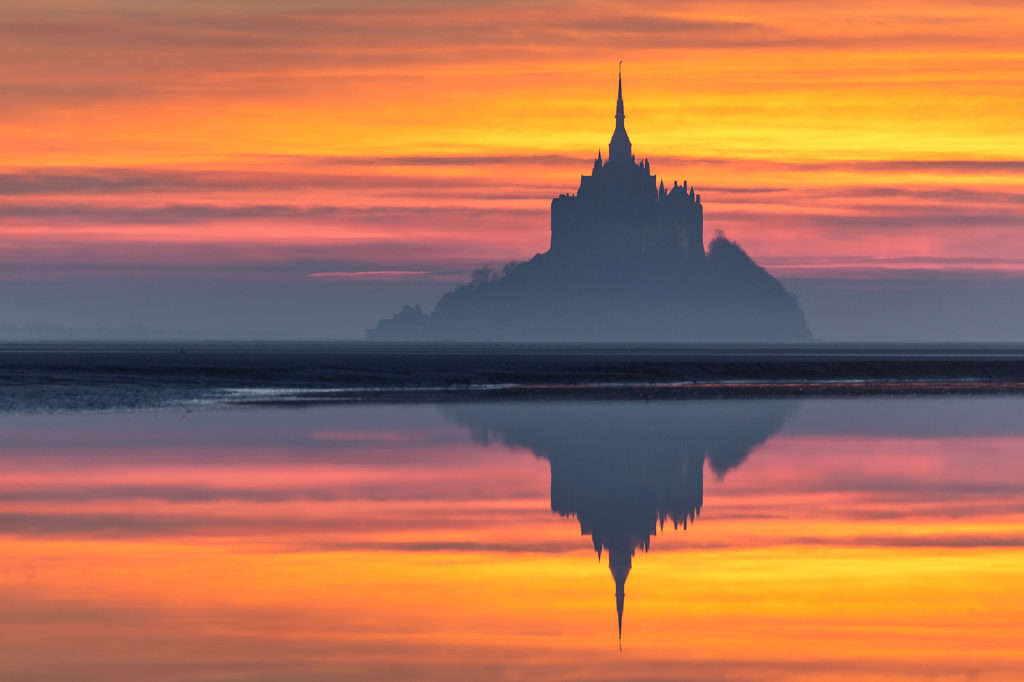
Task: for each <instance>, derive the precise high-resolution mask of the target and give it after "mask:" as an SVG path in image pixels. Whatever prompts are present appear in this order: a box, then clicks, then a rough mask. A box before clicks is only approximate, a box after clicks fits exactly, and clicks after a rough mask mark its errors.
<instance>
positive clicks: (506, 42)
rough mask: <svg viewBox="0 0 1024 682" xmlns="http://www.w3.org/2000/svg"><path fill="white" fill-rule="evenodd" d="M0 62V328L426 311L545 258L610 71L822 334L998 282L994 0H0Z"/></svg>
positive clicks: (1009, 176)
mask: <svg viewBox="0 0 1024 682" xmlns="http://www.w3.org/2000/svg"><path fill="white" fill-rule="evenodd" d="M0 60H2V62H3V64H4V68H3V70H2V72H0V152H2V153H0V232H2V235H0V335H2V333H3V332H4V330H6V333H8V334H12V333H13V334H17V333H25V332H26V330H27V329H30V328H32V327H33V326H39V325H43V326H44V327H46V328H49V327H52V328H53V329H57V328H61V329H65V328H67V329H72V328H74V329H77V328H88V327H90V326H93V327H102V326H112V327H127V326H131V325H144V326H146V327H147V328H151V329H154V330H158V331H161V332H163V333H165V334H170V335H175V334H180V335H202V334H211V335H221V336H224V335H231V334H232V333H233V334H236V335H240V336H245V335H255V336H278V337H286V336H303V335H306V336H310V337H330V336H339V337H346V336H347V337H358V336H360V335H361V330H362V329H364V328H365V327H367V326H372V324H373V322H374V321H375V320H376V319H377V318H379V317H381V316H385V315H390V314H391V313H393V312H394V311H395V310H397V309H398V308H399V307H401V304H402V303H405V302H408V303H413V302H418V303H422V304H424V305H427V306H428V307H429V306H430V305H432V303H433V301H434V300H436V297H437V295H439V294H440V293H441V292H442V291H444V290H445V289H447V288H450V287H452V286H454V285H455V284H456V283H458V282H459V281H464V280H465V279H466V278H467V273H468V272H469V271H470V270H471V269H472V268H474V267H477V266H479V265H481V264H483V263H492V264H501V263H504V262H506V261H509V260H519V259H525V258H529V257H530V256H532V255H533V254H535V253H537V252H541V251H544V250H546V249H547V246H548V238H549V222H548V211H549V202H550V199H551V198H552V197H553V196H555V195H557V194H559V193H561V192H567V191H574V190H575V189H576V187H577V185H578V183H579V175H580V174H581V173H584V172H589V169H590V166H591V164H592V160H593V157H594V156H595V155H596V153H597V151H598V150H599V149H603V150H605V151H606V149H607V144H608V139H609V137H610V134H611V131H612V128H613V123H614V122H613V114H614V97H615V78H616V68H617V65H618V62H619V60H623V62H624V64H623V80H624V94H625V103H626V115H627V119H626V126H627V129H628V130H629V133H630V136H631V138H632V141H633V145H634V147H633V148H634V152H635V153H636V154H637V155H638V156H640V157H644V158H649V159H650V161H651V167H652V171H653V172H655V173H657V174H658V175H659V177H661V178H663V179H665V180H666V183H667V184H669V185H671V183H672V181H673V180H678V181H679V182H680V183H681V182H682V181H683V180H684V179H685V180H688V181H689V182H690V183H691V184H693V185H695V186H696V188H697V191H698V192H700V193H701V195H702V198H703V203H704V205H705V234H706V236H707V237H710V236H711V235H713V234H714V233H715V231H716V230H723V231H724V232H725V233H726V235H727V236H729V237H730V238H732V239H735V240H737V241H738V242H739V243H740V244H741V245H742V246H743V247H744V248H746V249H747V251H748V252H749V253H750V254H751V256H753V257H754V258H755V259H756V260H757V261H758V263H760V264H761V265H763V266H765V267H766V268H768V269H769V270H770V271H771V272H772V273H773V274H775V275H777V276H779V277H781V278H783V279H784V280H785V281H786V282H787V284H789V285H790V286H791V288H792V289H793V290H794V291H796V292H797V293H798V294H800V295H801V297H802V299H803V298H804V297H806V300H805V301H804V302H805V308H806V309H807V311H808V316H809V319H810V322H811V327H812V331H815V332H816V333H818V334H819V335H820V336H823V337H828V336H829V333H830V330H831V333H832V335H833V336H835V337H838V336H842V333H843V332H842V329H843V327H842V324H840V322H838V321H836V319H832V318H827V311H828V310H829V309H831V308H833V307H835V305H836V303H837V302H839V301H848V300H849V299H848V298H846V299H844V298H842V297H843V296H849V295H850V294H849V292H850V291H857V292H861V293H862V294H863V295H865V296H869V297H870V296H875V297H877V298H878V300H882V299H883V298H884V299H885V300H895V299H892V298H891V296H889V295H888V294H880V293H878V292H879V291H885V292H889V291H899V292H902V293H901V294H900V295H902V296H903V297H904V298H902V299H899V300H901V301H904V303H905V304H906V305H912V302H913V301H914V300H917V299H914V298H913V296H911V295H909V294H907V290H908V287H909V288H915V287H916V289H915V290H916V291H918V294H919V295H920V296H922V297H924V298H922V299H921V300H922V301H923V300H926V299H927V300H929V301H932V303H933V304H934V305H935V306H936V307H937V306H938V305H939V303H940V302H942V301H946V300H948V299H949V298H950V296H949V295H948V292H950V291H953V290H955V291H957V292H961V291H966V292H968V293H967V294H965V295H964V296H966V297H965V298H962V300H961V299H957V300H958V301H959V303H956V302H954V303H955V304H956V305H960V306H961V308H962V309H963V310H964V311H967V310H972V309H976V308H977V307H978V306H977V305H976V303H977V301H976V300H975V299H972V298H971V296H972V295H973V296H975V297H976V298H977V299H978V300H989V301H990V300H991V292H992V291H994V290H998V291H1000V292H1002V293H1001V294H999V295H1001V296H1004V297H1006V298H1007V299H1008V300H1019V296H1017V295H1016V294H1014V293H1013V292H1015V291H1018V290H1019V291H1021V292H1024V288H1022V286H1024V285H1021V283H1020V282H1021V281H1022V280H1021V278H1022V277H1024V229H1022V228H1024V134H1022V132H1021V113H1022V111H1024V102H1022V93H1024V7H1022V6H1021V5H1020V3H1019V2H999V1H990V2H984V1H982V2H941V1H940V2H936V1H929V2H923V1H922V2H917V1H915V0H908V1H907V2H898V3H894V2H881V1H878V2H873V1H862V2H858V1H853V2H846V3H830V4H825V5H823V4H822V3H818V2H801V1H797V0H778V1H772V2H742V1H740V2H734V1H731V0H724V1H723V0H715V1H714V2H657V1H653V2H652V1H645V2H632V3H631V2H586V3H583V2H580V3H571V2H557V3H553V2H517V1H511V0H503V1H496V2H487V3H473V2H462V1H458V0H452V1H449V2H426V1H423V2H412V1H408V2H381V1H377V0H375V1H372V2H371V1H366V2H357V1H346V2H342V1H334V2H330V1H323V2H310V1H308V0H300V1H296V0H287V1H286V0H244V1H243V0H204V1H202V2H200V1H199V0H181V1H179V2H176V3H157V2H149V3H147V2H137V1H129V0H31V1H29V0H5V2H4V3H3V5H2V7H0ZM922 282H926V283H927V284H921V283H922ZM921 287H924V288H925V289H927V290H928V291H927V292H925V293H921ZM929 287H930V288H929ZM955 287H961V288H955ZM993 287H994V288H995V289H993ZM1015 287H1016V288H1015ZM954 288H955V289H954ZM863 292H869V293H866V294H865V293H863ZM928 292H930V293H928ZM943 292H946V293H943ZM970 292H975V293H974V294H971V293H970ZM918 294H915V295H918ZM859 295H860V294H858V296H859ZM830 296H831V297H832V298H829V297H830ZM837 296H838V297H839V298H836V297H837ZM908 296H909V298H908ZM928 296H932V298H928ZM933 299H934V300H933ZM254 300H257V301H258V302H254ZM858 300H860V299H858ZM871 300H874V299H871ZM816 311H818V312H820V314H821V316H822V317H819V318H818V321H817V322H816V319H815V312H816ZM887 314H888V315H890V317H893V318H894V319H895V318H898V317H900V315H899V313H898V311H897V312H893V311H890V313H887ZM963 314H967V313H963ZM991 317H992V319H996V316H995V315H994V314H993V315H992V316H991ZM257 318H258V322H257V321H256V320H257ZM830 319H832V322H829V320H830ZM837 319H838V318H837ZM880 319H881V318H880ZM958 319H959V318H958ZM876 322H877V320H876ZM934 322H935V321H934V320H932V321H931V322H929V321H928V320H922V321H921V324H922V325H925V326H924V327H921V328H920V329H919V331H920V330H922V329H931V327H927V324H932V323H934ZM830 324H831V325H832V326H831V327H830V326H829V325H830ZM878 324H879V325H880V326H883V325H881V323H880V322H879V323H878ZM950 324H960V323H958V322H955V321H954V322H950ZM977 324H978V325H981V326H984V324H987V323H985V322H984V321H981V322H977ZM5 325H6V326H5ZM837 325H838V326H837ZM933 326H934V325H933ZM1020 331H1022V332H1024V330H1020ZM983 332H984V333H983ZM907 333H908V334H910V332H907ZM923 333H924V332H921V334H923ZM1014 333H1015V328H1013V329H1009V328H1008V329H1003V328H1001V327H998V325H996V326H991V325H990V327H989V328H987V329H981V330H980V331H977V333H976V335H977V336H979V338H980V337H985V338H986V339H988V338H995V339H1002V338H1004V337H1005V338H1006V339H1007V340H1009V338H1010V337H1011V336H1012V335H1013V334H1014ZM911 335H912V334H911ZM919 335H920V334H919Z"/></svg>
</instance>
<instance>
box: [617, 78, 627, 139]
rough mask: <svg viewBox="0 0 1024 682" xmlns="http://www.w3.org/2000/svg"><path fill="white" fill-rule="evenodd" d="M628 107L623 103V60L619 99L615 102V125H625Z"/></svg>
mask: <svg viewBox="0 0 1024 682" xmlns="http://www.w3.org/2000/svg"><path fill="white" fill-rule="evenodd" d="M625 122H626V109H625V107H624V106H623V105H622V62H619V100H618V101H617V102H616V103H615V127H616V128H619V127H620V126H625Z"/></svg>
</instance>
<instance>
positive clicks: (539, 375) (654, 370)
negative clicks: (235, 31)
mask: <svg viewBox="0 0 1024 682" xmlns="http://www.w3.org/2000/svg"><path fill="white" fill-rule="evenodd" d="M1016 392H1024V346H940V345H929V346H923V345H918V346H911V345H905V346H894V345H886V346H881V345H856V346H854V345H842V346H840V345H825V344H805V345H798V346H761V347H757V346H719V347H696V346H668V345H634V346H625V345H568V344H564V345H553V344H552V345H529V344H398V343H392V344H385V343H356V342H352V343H335V344H327V343H183V344H170V343H123V344H110V343H74V344H67V343H62V344H56V343H54V344H45V343H39V344H0V411H6V412H12V411H15V412H17V411H65V410H95V409H116V408H127V409H131V408H147V407H161V406H170V405H188V404H195V403H196V402H199V403H220V404H225V403H226V404H250V405H251V404H260V405H278V404H289V405H295V404H317V403H326V402H331V403H334V402H360V401H387V402H439V401H452V400H485V399H595V400H596V399H669V398H703V397H709V398H710V397H730V398H740V397H750V398H755V397H792V396H801V395H881V394H915V395H920V394H946V393H1016Z"/></svg>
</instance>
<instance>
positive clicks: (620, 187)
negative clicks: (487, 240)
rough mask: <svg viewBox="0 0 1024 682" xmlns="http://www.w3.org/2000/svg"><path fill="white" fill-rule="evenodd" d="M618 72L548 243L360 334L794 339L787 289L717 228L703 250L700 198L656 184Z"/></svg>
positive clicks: (799, 330)
mask: <svg viewBox="0 0 1024 682" xmlns="http://www.w3.org/2000/svg"><path fill="white" fill-rule="evenodd" d="M625 118H626V116H625V107H624V105H623V101H622V75H621V74H620V75H619V95H618V101H617V103H616V110H615V130H614V132H613V133H612V138H611V142H610V143H609V144H608V159H607V160H604V159H602V157H601V154H600V153H598V155H597V159H596V160H595V161H594V167H593V170H592V172H591V174H590V175H584V176H581V178H580V186H579V189H578V190H577V191H576V193H575V194H562V195H561V196H558V197H556V198H555V199H553V200H552V202H551V246H550V248H549V250H548V251H547V252H546V253H542V254H538V255H536V256H534V257H533V258H532V259H531V260H529V261H527V262H524V263H509V264H508V265H506V266H505V267H504V268H503V269H502V271H501V272H491V271H490V270H489V269H487V268H482V269H480V270H478V271H477V272H475V273H474V276H473V280H472V281H471V282H470V283H469V284H466V285H464V286H461V287H459V288H458V289H456V290H455V291H452V292H450V293H448V294H445V295H444V296H443V297H442V298H441V300H440V301H438V303H437V306H436V307H435V309H434V311H433V312H431V313H429V314H425V313H424V312H423V311H422V310H421V309H420V308H419V307H418V306H406V307H405V308H404V309H403V310H402V311H401V312H400V313H398V314H397V315H395V316H394V317H392V318H390V319H386V320H381V321H380V322H378V324H377V326H376V327H375V328H374V329H371V330H368V331H367V338H370V339H387V340H478V341H741V342H742V341H798V340H806V339H809V338H810V332H809V331H808V329H807V323H806V320H805V319H804V314H803V311H802V310H801V309H800V307H799V305H798V304H797V301H796V299H795V297H793V295H792V294H790V293H789V292H787V291H786V290H785V289H784V288H783V287H782V285H781V284H780V283H779V282H778V280H776V279H775V278H774V277H772V276H771V275H770V274H769V273H768V272H767V271H766V270H764V269H763V268H761V267H759V266H758V265H757V264H756V263H754V262H753V261H752V260H751V259H750V257H749V256H747V254H746V253H745V252H744V251H743V250H742V249H741V248H740V247H739V246H738V245H737V244H735V243H734V242H730V241H728V240H727V239H725V238H724V237H723V236H718V237H716V238H715V239H713V240H712V241H711V244H710V247H709V249H708V252H707V253H705V251H704V207H703V205H702V204H701V200H700V195H699V194H697V193H696V192H695V191H694V189H693V187H688V186H687V183H686V182H684V183H683V184H682V185H681V186H680V185H678V184H677V183H674V184H673V186H672V188H671V189H666V188H665V185H664V182H662V183H661V184H658V182H657V178H656V177H655V176H654V175H652V174H651V166H650V163H649V162H648V161H647V160H644V161H640V162H638V161H637V160H636V157H635V156H634V155H633V145H632V142H630V139H629V135H628V134H627V133H626V125H625Z"/></svg>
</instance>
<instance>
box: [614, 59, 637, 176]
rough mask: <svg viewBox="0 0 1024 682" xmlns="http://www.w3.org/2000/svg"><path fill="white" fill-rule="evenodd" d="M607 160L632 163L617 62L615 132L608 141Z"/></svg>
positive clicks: (631, 144) (620, 67)
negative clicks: (617, 92) (617, 94)
mask: <svg viewBox="0 0 1024 682" xmlns="http://www.w3.org/2000/svg"><path fill="white" fill-rule="evenodd" d="M608 161H609V162H620V163H625V162H627V161H628V162H630V163H633V143H632V142H630V141H629V135H627V134H626V110H625V107H624V106H623V104H622V63H621V62H620V63H619V100H618V102H616V103H615V132H613V133H612V141H611V142H609V143H608Z"/></svg>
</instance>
